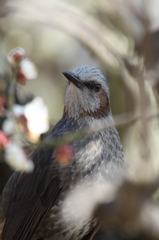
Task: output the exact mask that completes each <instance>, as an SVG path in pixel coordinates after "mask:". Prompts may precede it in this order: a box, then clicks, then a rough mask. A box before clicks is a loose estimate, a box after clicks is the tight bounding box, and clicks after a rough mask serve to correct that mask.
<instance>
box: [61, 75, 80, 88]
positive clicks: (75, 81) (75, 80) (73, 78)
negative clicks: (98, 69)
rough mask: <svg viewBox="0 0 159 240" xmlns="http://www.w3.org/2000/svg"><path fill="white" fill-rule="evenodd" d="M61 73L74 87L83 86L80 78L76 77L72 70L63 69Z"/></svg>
mask: <svg viewBox="0 0 159 240" xmlns="http://www.w3.org/2000/svg"><path fill="white" fill-rule="evenodd" d="M62 73H63V75H64V76H65V77H66V78H67V79H68V80H69V81H70V82H72V83H73V84H74V85H75V86H76V87H78V88H80V89H81V88H83V87H84V83H83V82H82V81H81V80H80V79H78V78H77V77H76V75H75V74H74V73H73V72H69V71H64V72H62Z"/></svg>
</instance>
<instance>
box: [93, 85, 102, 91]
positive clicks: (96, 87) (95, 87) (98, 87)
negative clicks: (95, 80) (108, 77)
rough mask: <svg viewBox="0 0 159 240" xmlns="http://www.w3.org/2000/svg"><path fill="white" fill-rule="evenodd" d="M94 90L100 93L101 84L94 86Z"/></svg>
mask: <svg viewBox="0 0 159 240" xmlns="http://www.w3.org/2000/svg"><path fill="white" fill-rule="evenodd" d="M93 89H94V91H95V92H99V91H100V89H101V85H100V84H96V85H94V88H93Z"/></svg>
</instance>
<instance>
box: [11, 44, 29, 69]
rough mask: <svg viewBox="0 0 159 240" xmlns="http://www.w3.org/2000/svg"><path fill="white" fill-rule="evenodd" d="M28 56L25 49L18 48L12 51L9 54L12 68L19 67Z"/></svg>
mask: <svg viewBox="0 0 159 240" xmlns="http://www.w3.org/2000/svg"><path fill="white" fill-rule="evenodd" d="M25 56H26V54H25V51H24V49H23V48H20V47H17V48H14V49H12V50H11V51H10V53H9V54H8V57H7V59H8V62H9V64H10V65H11V66H12V67H17V66H18V64H19V62H20V61H21V60H22V59H23V58H25Z"/></svg>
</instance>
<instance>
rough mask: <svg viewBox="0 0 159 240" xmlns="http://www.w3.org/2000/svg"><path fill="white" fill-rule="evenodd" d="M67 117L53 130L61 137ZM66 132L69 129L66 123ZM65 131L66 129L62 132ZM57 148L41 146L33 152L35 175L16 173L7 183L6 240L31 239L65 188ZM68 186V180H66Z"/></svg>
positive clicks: (4, 199) (4, 203)
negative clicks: (56, 160) (56, 158)
mask: <svg viewBox="0 0 159 240" xmlns="http://www.w3.org/2000/svg"><path fill="white" fill-rule="evenodd" d="M64 122H65V119H61V121H60V122H59V123H58V124H57V126H55V128H54V131H53V132H52V133H51V135H52V137H57V135H58V132H59V131H58V128H59V129H61V124H62V125H63V124H64ZM65 126H66V127H65V128H63V132H65V131H69V129H68V128H67V124H65ZM60 134H62V132H61V133H60ZM52 154H53V149H38V150H36V151H35V152H34V153H33V155H32V157H31V158H32V160H33V162H34V164H35V169H34V171H33V172H32V173H31V174H24V173H23V174H20V173H18V172H15V173H14V174H13V175H12V176H11V178H10V180H9V181H8V183H7V184H6V186H5V188H4V190H3V193H2V196H1V204H2V209H3V218H4V219H5V225H4V228H3V232H2V240H29V239H31V237H32V236H33V234H34V233H35V231H36V229H37V227H38V226H39V224H40V223H41V221H42V220H43V218H44V217H45V215H46V214H47V212H48V211H49V210H50V208H51V207H52V206H53V205H54V204H55V202H56V200H57V199H58V197H59V195H60V193H61V191H62V190H63V188H64V187H65V186H61V185H62V184H61V182H60V178H59V174H58V170H57V169H56V167H55V168H54V167H53V164H52V162H53V160H52ZM66 185H67V183H66Z"/></svg>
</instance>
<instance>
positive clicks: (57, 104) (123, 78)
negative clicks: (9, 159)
mask: <svg viewBox="0 0 159 240" xmlns="http://www.w3.org/2000/svg"><path fill="white" fill-rule="evenodd" d="M158 9H159V1H158V0H145V1H144V0H98V1H96V0H80V1H75V0H57V1H54V0H46V1H42V0H29V1H25V0H10V1H9V0H1V1H0V82H1V87H2V88H3V86H4V87H5V81H6V79H7V80H8V79H10V78H11V68H10V66H9V64H8V62H7V54H8V52H9V51H10V50H11V49H13V48H15V47H22V48H24V49H25V51H26V53H27V55H28V56H29V58H30V59H31V60H32V61H33V62H34V63H35V64H36V66H37V69H38V78H37V79H36V80H33V81H28V82H27V84H26V85H25V86H21V85H19V86H18V91H19V94H20V95H21V98H25V96H41V97H42V98H43V100H44V103H45V104H46V106H47V107H48V109H49V116H50V123H51V124H52V125H54V124H55V123H56V122H57V121H58V120H59V119H60V117H61V115H62V112H63V96H64V91H65V86H66V79H65V78H64V76H63V75H62V71H64V70H68V71H71V70H73V68H75V67H77V66H79V65H89V66H94V67H97V68H99V69H100V70H101V71H102V73H103V74H104V75H105V76H106V77H107V81H108V83H109V87H110V96H111V109H112V112H113V115H115V117H114V120H115V123H116V124H117V128H118V131H119V133H120V137H121V140H122V143H123V147H124V152H125V162H126V165H127V166H129V167H130V172H131V173H132V175H133V176H135V178H137V177H138V176H141V178H144V177H145V176H146V178H147V179H152V178H153V177H155V176H158V170H159V158H158V144H159V138H158V135H159V134H158V118H157V117H158V90H159V82H158V80H159V65H158V59H159V14H158ZM147 119H148V120H147ZM10 174H11V170H10V168H9V167H8V165H7V164H6V163H4V162H3V161H2V162H1V163H0V191H2V189H3V187H4V184H5V182H6V181H7V179H8V177H9V176H10ZM130 236H131V234H130ZM111 237H112V236H111V234H110V235H108V236H107V238H106V235H104V234H103V233H101V235H100V236H99V235H98V237H96V238H97V239H98V240H99V239H111ZM132 238H133V237H132V236H131V237H130V239H132ZM114 239H119V238H114ZM139 239H141V238H139ZM157 239H158V238H157Z"/></svg>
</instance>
